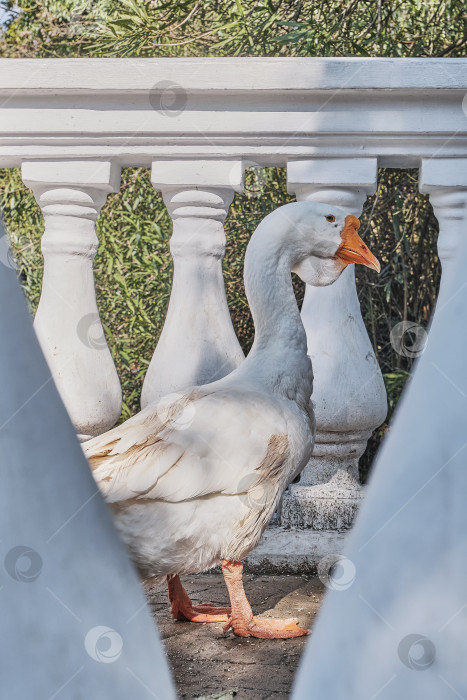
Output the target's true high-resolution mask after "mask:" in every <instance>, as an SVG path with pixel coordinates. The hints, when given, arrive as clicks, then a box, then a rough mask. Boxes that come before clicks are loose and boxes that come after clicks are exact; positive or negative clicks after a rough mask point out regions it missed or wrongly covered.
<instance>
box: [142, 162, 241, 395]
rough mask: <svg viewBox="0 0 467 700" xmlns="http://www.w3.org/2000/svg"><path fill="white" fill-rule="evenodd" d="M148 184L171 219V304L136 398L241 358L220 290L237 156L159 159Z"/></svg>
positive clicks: (212, 375) (211, 375)
mask: <svg viewBox="0 0 467 700" xmlns="http://www.w3.org/2000/svg"><path fill="white" fill-rule="evenodd" d="M151 180H152V184H153V185H154V187H155V188H156V189H157V190H160V191H161V192H162V195H163V197H164V202H165V204H166V206H167V208H168V210H169V213H170V216H171V217H172V219H173V234H172V238H171V240H170V250H171V252H172V256H173V260H174V278H173V285H172V293H171V296H170V303H169V308H168V311H167V317H166V320H165V324H164V328H163V330H162V333H161V336H160V338H159V342H158V344H157V347H156V350H155V352H154V356H153V358H152V360H151V363H150V365H149V369H148V372H147V374H146V377H145V380H144V384H143V392H142V398H141V405H142V406H143V407H144V406H146V405H147V404H149V403H152V402H154V401H157V400H158V399H159V398H160V397H161V396H164V395H165V394H168V393H171V392H176V391H178V390H182V389H185V388H186V387H188V386H192V385H201V384H207V383H209V382H213V381H215V380H216V379H220V378H221V377H224V376H225V375H227V374H229V373H230V372H231V371H232V370H234V369H235V368H236V367H237V366H238V365H239V364H240V363H241V362H242V360H243V357H244V356H243V352H242V350H241V348H240V345H239V342H238V340H237V336H236V335H235V331H234V329H233V326H232V321H231V318H230V314H229V309H228V306H227V299H226V296H225V288H224V279H223V275H222V258H223V257H224V252H225V233H224V225H223V222H224V219H225V217H226V216H227V212H228V210H229V206H230V204H231V202H232V199H233V196H234V192H235V191H240V189H241V187H242V181H243V165H242V161H240V160H235V161H228V160H227V161H218V160H213V161H189V160H186V161H157V162H154V163H153V165H152V178H151Z"/></svg>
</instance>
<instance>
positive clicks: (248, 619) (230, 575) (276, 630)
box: [222, 559, 309, 639]
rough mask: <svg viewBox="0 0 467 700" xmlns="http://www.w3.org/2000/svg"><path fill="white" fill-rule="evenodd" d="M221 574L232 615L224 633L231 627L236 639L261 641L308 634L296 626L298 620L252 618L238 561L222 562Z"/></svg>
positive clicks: (240, 565)
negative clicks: (246, 638) (253, 638)
mask: <svg viewBox="0 0 467 700" xmlns="http://www.w3.org/2000/svg"><path fill="white" fill-rule="evenodd" d="M222 573H223V574H224V579H225V583H226V586H227V589H228V591H229V596H230V604H231V606H232V614H231V616H230V618H229V621H228V622H227V624H226V625H224V632H227V630H228V629H229V628H230V627H231V628H232V630H233V631H234V633H235V634H236V635H237V636H238V637H261V638H263V639H288V638H289V637H301V636H302V635H304V634H309V632H308V630H303V629H302V628H301V627H299V626H298V620H296V619H295V618H289V619H285V620H279V619H269V620H268V619H262V618H258V617H253V611H252V609H251V607H250V604H249V602H248V600H247V597H246V595H245V590H244V588H243V579H242V573H243V565H242V564H241V563H240V562H238V561H227V560H226V559H224V560H223V561H222Z"/></svg>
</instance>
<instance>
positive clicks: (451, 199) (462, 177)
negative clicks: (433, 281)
mask: <svg viewBox="0 0 467 700" xmlns="http://www.w3.org/2000/svg"><path fill="white" fill-rule="evenodd" d="M419 181H420V192H422V193H424V194H429V195H430V202H431V205H432V206H433V211H434V213H435V216H436V218H437V219H438V222H439V236H438V255H439V259H440V261H441V265H442V275H441V284H440V289H439V295H438V300H437V303H436V312H437V313H441V311H442V310H443V308H444V307H445V305H446V304H447V303H449V299H450V291H449V288H450V286H451V277H452V270H453V269H454V267H455V264H456V260H457V257H458V255H459V250H460V247H461V244H462V240H463V238H464V237H465V235H466V233H467V232H466V220H467V159H465V158H431V159H427V160H423V161H422V166H421V169H420V178H419Z"/></svg>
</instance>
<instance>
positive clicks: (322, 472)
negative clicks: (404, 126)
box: [281, 158, 387, 530]
mask: <svg viewBox="0 0 467 700" xmlns="http://www.w3.org/2000/svg"><path fill="white" fill-rule="evenodd" d="M376 174H377V162H376V159H374V158H367V159H357V158H346V159H342V158H338V159H331V160H324V159H308V160H292V161H289V164H288V188H289V191H290V192H292V193H295V194H296V196H297V199H298V200H303V199H306V200H314V201H319V202H324V203H327V204H332V205H337V206H341V207H344V208H345V209H346V210H347V211H348V212H349V213H350V214H354V215H356V216H358V215H359V214H360V213H361V210H362V206H363V203H364V201H365V198H366V196H367V195H368V194H371V193H373V192H374V191H375V189H376ZM354 268H355V266H354V265H349V266H348V267H347V269H346V270H344V272H343V274H342V275H341V277H340V278H339V280H338V281H337V282H335V283H334V284H333V285H331V286H329V287H310V286H307V289H306V293H305V300H304V302H303V308H302V320H303V323H304V326H305V330H306V331H307V337H308V352H309V354H310V357H311V359H312V362H313V371H314V375H315V381H314V387H313V397H312V400H313V403H314V405H315V415H316V422H317V434H316V444H315V448H314V452H313V456H312V458H311V460H310V462H309V463H308V465H307V466H306V467H305V469H304V471H303V472H302V474H301V476H300V482H299V483H298V484H293V485H291V486H290V488H289V491H288V492H287V493H286V495H285V496H284V499H283V505H282V514H281V522H282V524H283V525H287V526H292V527H299V528H304V527H306V528H313V529H314V530H339V529H343V528H349V527H350V526H351V524H352V521H353V519H354V517H355V514H356V512H357V509H358V507H359V504H360V501H361V498H362V488H361V486H360V482H359V476H358V461H359V459H360V457H361V455H362V454H363V452H364V450H365V447H366V444H367V440H368V438H369V437H370V435H371V433H372V431H373V430H374V429H375V428H377V427H378V426H379V425H380V424H381V423H382V422H383V420H384V418H385V416H386V411H387V404H386V391H385V387H384V382H383V378H382V375H381V371H380V369H379V366H378V363H377V361H376V358H375V355H374V353H373V349H372V347H371V343H370V340H369V338H368V334H367V331H366V328H365V325H364V323H363V319H362V315H361V311H360V304H359V301H358V297H357V291H356V287H355V270H354Z"/></svg>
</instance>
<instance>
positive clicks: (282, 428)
mask: <svg viewBox="0 0 467 700" xmlns="http://www.w3.org/2000/svg"><path fill="white" fill-rule="evenodd" d="M83 450H84V452H85V455H86V457H87V458H88V460H89V463H90V466H91V469H92V471H93V475H94V477H95V479H96V481H97V483H98V484H99V487H100V489H101V491H102V493H103V495H104V497H105V498H106V500H107V501H109V502H111V503H112V502H113V503H115V502H123V501H129V500H132V501H134V499H136V500H142V499H154V500H163V501H168V502H180V501H185V500H190V499H194V498H199V497H202V496H209V495H211V494H241V493H246V492H251V490H252V489H256V488H264V484H265V483H266V484H267V483H270V482H271V481H272V482H275V481H277V479H280V474H281V472H282V471H283V467H284V462H285V461H286V460H288V459H289V458H290V445H289V440H288V431H287V420H286V417H285V415H284V413H283V411H281V409H280V406H276V405H275V404H274V402H272V401H271V398H270V397H266V396H264V397H263V396H262V395H261V394H258V393H256V392H251V391H250V392H246V391H231V390H229V391H216V392H212V393H208V392H206V391H205V390H204V391H203V390H200V389H194V390H192V391H191V392H189V393H187V394H184V395H183V396H181V397H180V395H178V396H177V398H176V399H175V400H174V401H165V402H162V408H161V403H159V404H157V405H153V406H149V407H147V408H146V409H144V410H143V411H141V412H140V413H139V414H137V415H136V416H133V417H132V418H130V419H129V420H128V421H126V422H125V423H124V424H122V425H120V426H117V427H116V428H114V429H113V430H110V431H109V432H107V433H105V434H104V435H101V436H99V437H97V438H94V439H92V440H89V441H88V442H86V443H84V444H83Z"/></svg>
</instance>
